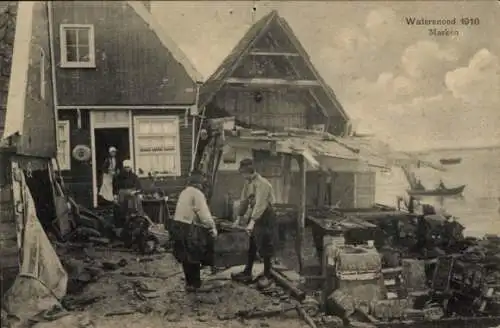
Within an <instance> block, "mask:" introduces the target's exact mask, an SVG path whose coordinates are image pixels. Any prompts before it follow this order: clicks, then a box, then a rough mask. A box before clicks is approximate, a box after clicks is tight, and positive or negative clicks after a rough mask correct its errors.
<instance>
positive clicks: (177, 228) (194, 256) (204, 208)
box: [170, 174, 217, 292]
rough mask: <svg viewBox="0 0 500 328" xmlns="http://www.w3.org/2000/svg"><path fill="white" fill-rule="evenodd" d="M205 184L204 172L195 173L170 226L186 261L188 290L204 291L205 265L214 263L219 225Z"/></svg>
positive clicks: (179, 255) (178, 251)
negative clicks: (213, 247)
mask: <svg viewBox="0 0 500 328" xmlns="http://www.w3.org/2000/svg"><path fill="white" fill-rule="evenodd" d="M202 188H203V176H201V175H200V174H191V176H190V177H189V178H188V183H187V186H186V188H184V190H183V191H182V192H181V193H180V195H179V199H178V200H177V205H176V207H175V215H174V220H173V222H172V224H171V227H170V229H171V237H172V240H173V254H174V257H175V259H176V260H177V261H178V262H179V263H181V264H182V269H183V271H184V276H185V283H186V291H187V292H200V291H203V289H202V288H201V287H202V282H201V277H200V270H201V267H202V266H205V265H212V264H213V263H211V260H212V256H211V255H212V254H211V251H212V250H211V249H210V248H211V246H210V239H211V238H215V237H216V236H217V228H216V226H215V221H214V219H213V217H212V214H211V213H210V209H209V208H208V204H207V199H206V197H205V195H204V194H203V192H202Z"/></svg>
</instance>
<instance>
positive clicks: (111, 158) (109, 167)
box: [99, 146, 120, 203]
mask: <svg viewBox="0 0 500 328" xmlns="http://www.w3.org/2000/svg"><path fill="white" fill-rule="evenodd" d="M117 152H118V150H117V149H116V147H113V146H111V147H109V149H108V156H107V157H106V159H105V160H104V163H103V165H102V183H101V188H100V189H99V196H100V197H101V198H102V200H103V201H104V202H107V203H111V202H113V195H114V194H113V181H114V178H115V176H116V175H117V174H118V173H119V172H120V169H119V162H118V160H117V158H116V154H117Z"/></svg>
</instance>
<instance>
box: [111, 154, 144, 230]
mask: <svg viewBox="0 0 500 328" xmlns="http://www.w3.org/2000/svg"><path fill="white" fill-rule="evenodd" d="M141 189H142V188H141V181H140V180H139V177H138V176H137V175H136V174H135V173H134V172H133V171H132V161H131V160H129V159H126V160H124V161H123V169H122V170H121V171H120V172H119V173H118V174H117V175H116V176H115V178H114V179H113V194H114V198H115V201H116V202H117V203H118V204H117V205H118V206H117V207H116V208H115V215H114V216H115V225H116V226H117V227H122V226H123V224H124V223H125V220H126V217H127V214H128V213H129V212H130V211H137V212H142V204H141V202H140V201H139V199H138V198H137V197H136V196H135V194H136V192H137V191H140V190H141Z"/></svg>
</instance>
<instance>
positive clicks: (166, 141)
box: [163, 137, 177, 151]
mask: <svg viewBox="0 0 500 328" xmlns="http://www.w3.org/2000/svg"><path fill="white" fill-rule="evenodd" d="M176 141H177V138H176V137H165V138H163V147H164V150H165V151H168V150H175V148H176V145H177V143H176Z"/></svg>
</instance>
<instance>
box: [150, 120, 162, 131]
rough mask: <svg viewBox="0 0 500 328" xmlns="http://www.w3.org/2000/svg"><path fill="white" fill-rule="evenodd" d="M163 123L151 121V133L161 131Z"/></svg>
mask: <svg viewBox="0 0 500 328" xmlns="http://www.w3.org/2000/svg"><path fill="white" fill-rule="evenodd" d="M162 125H163V123H162V122H153V123H151V132H152V133H162V132H163V130H162V127H163V126H162Z"/></svg>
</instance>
